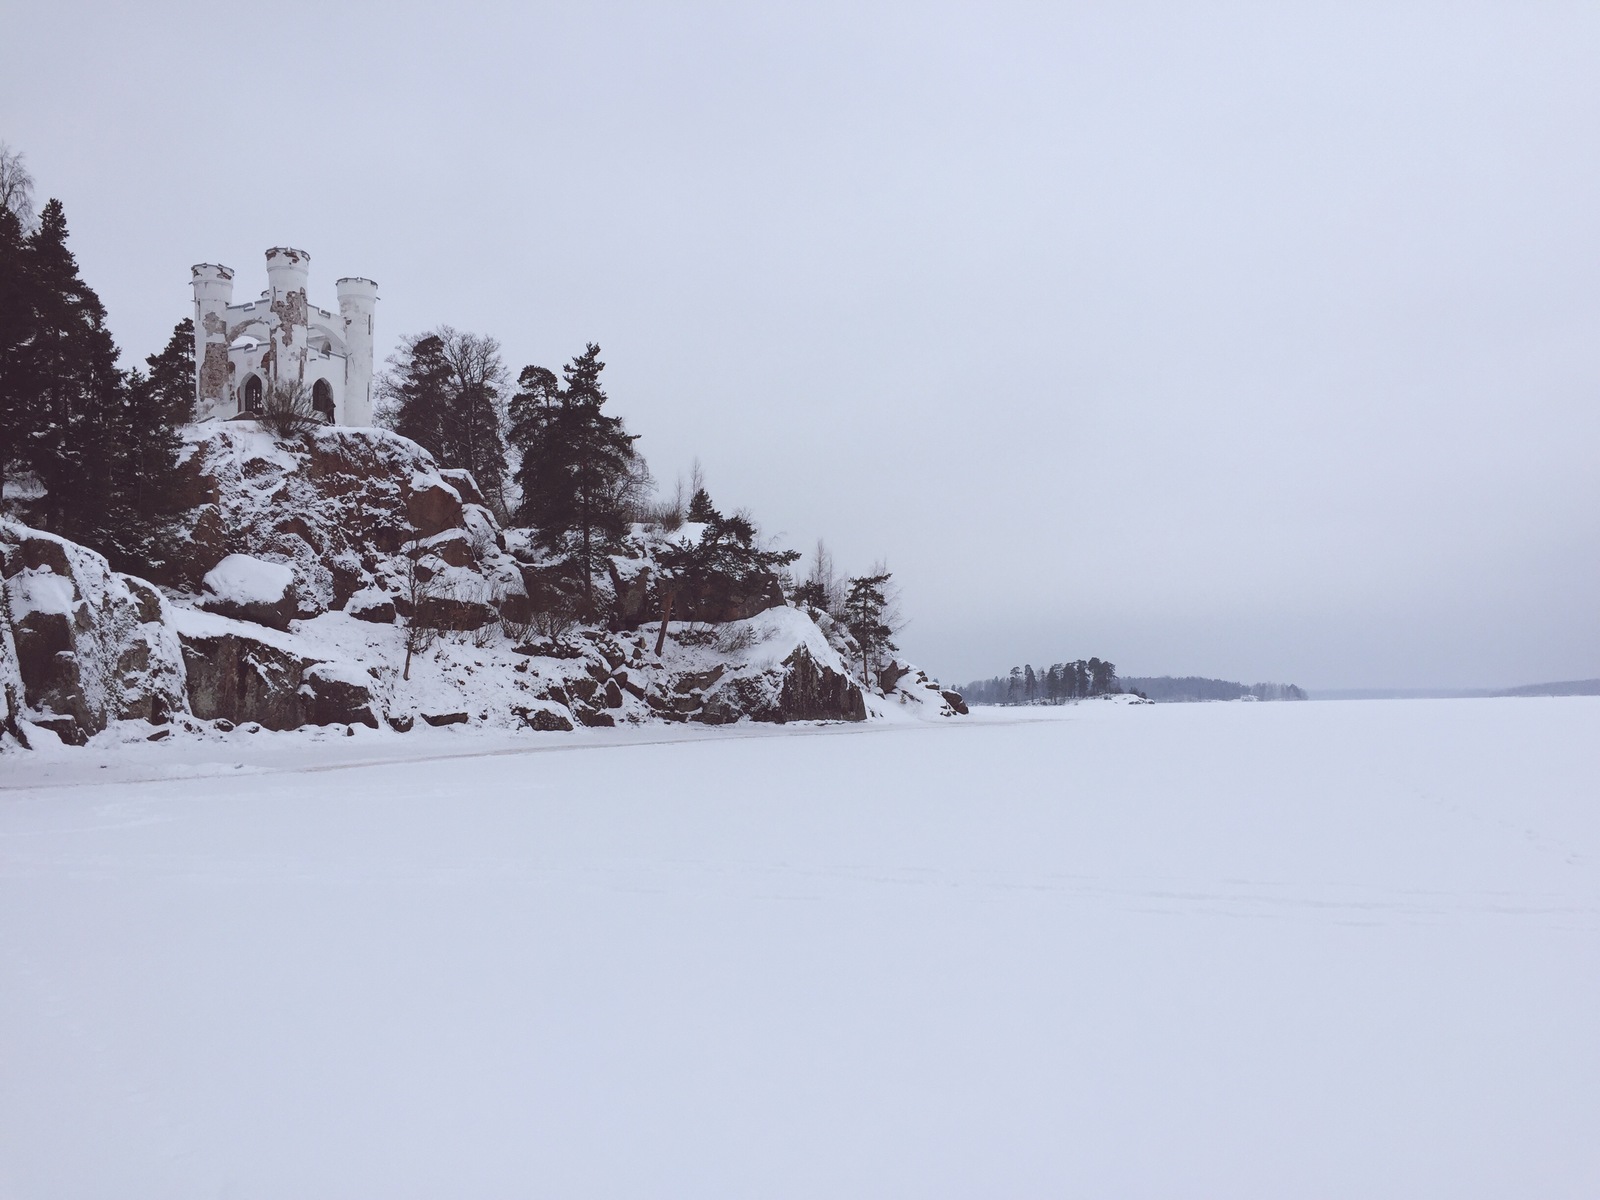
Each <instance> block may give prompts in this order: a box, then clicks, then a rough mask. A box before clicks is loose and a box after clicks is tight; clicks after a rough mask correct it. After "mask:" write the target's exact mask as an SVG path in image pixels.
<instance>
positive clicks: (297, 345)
mask: <svg viewBox="0 0 1600 1200" xmlns="http://www.w3.org/2000/svg"><path fill="white" fill-rule="evenodd" d="M310 275H311V255H309V254H307V253H306V252H305V251H304V250H294V249H291V248H290V247H288V246H274V247H273V248H272V249H271V250H268V251H267V286H268V291H269V293H270V295H269V297H268V299H269V300H270V301H271V305H272V315H273V316H275V317H276V318H277V319H278V320H277V329H276V331H275V332H274V336H273V339H272V360H271V370H272V380H271V381H272V382H273V383H278V384H281V385H282V386H284V387H290V388H292V387H295V386H297V385H303V384H305V383H306V350H307V349H308V348H309V346H310V341H311V338H310V330H309V328H308V325H309V317H310V314H309V306H308V304H307V302H306V280H307V279H308V278H309V277H310Z"/></svg>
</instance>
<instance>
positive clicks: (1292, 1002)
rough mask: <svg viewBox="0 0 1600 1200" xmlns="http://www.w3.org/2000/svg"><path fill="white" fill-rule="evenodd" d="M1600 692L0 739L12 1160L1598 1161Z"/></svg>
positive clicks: (972, 1184)
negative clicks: (632, 725)
mask: <svg viewBox="0 0 1600 1200" xmlns="http://www.w3.org/2000/svg"><path fill="white" fill-rule="evenodd" d="M1597 1014H1600V699H1585V698H1575V699H1562V700H1472V701H1413V702H1365V703H1363V702H1352V703H1346V704H1253V705H1238V704H1232V705H1229V704H1215V705H1173V706H1158V707H1148V706H1137V707H1126V706H1120V705H1111V704H1092V703H1090V704H1083V705H1080V706H1077V707H1072V708H1065V709H1057V710H1048V711H1047V710H1034V711H1025V712H1020V713H1018V712H1007V711H995V710H975V713H974V716H973V717H972V718H970V719H965V720H961V721H947V722H938V723H928V722H904V723H890V724H882V725H870V724H869V725H864V726H853V727H839V726H832V727H810V728H797V727H794V726H789V727H786V728H781V729H780V728H761V729H752V728H750V727H749V726H748V725H741V726H737V727H733V728H730V729H726V730H699V729H689V728H685V727H673V728H670V729H667V728H662V727H650V728H640V729H628V730H623V729H619V730H586V731H579V732H577V733H573V734H541V735H535V734H523V735H511V734H507V733H503V732H495V731H485V730H472V729H468V728H463V727H456V728H449V729H418V730H416V731H414V732H413V733H411V734H408V735H405V736H401V735H398V734H390V733H388V732H387V731H385V732H383V733H376V732H372V731H368V730H361V731H360V732H359V733H358V734H357V736H355V737H339V736H323V737H308V736H307V735H304V734H281V735H279V734H257V735H254V737H246V736H244V735H234V736H233V737H231V738H227V739H220V740H200V739H197V738H188V739H184V738H174V739H171V740H169V741H167V742H164V743H159V744H156V745H148V744H140V745H137V746H127V747H118V746H115V745H106V746H98V747H91V748H89V749H88V750H84V751H77V752H67V751H60V752H57V753H54V754H50V755H31V756H29V755H8V756H6V757H5V758H3V759H0V1196H4V1197H7V1198H17V1200H31V1198H33V1197H104V1196H112V1195H115V1196H119V1197H158V1196H159V1197H166V1198H180V1197H219V1196H222V1197H233V1198H236V1200H246V1198H256V1197H260V1198H267V1197H272V1198H280V1197H285V1196H307V1197H380V1196H381V1197H390V1198H393V1197H419V1198H421V1197H429V1198H432V1197H440V1196H452V1197H526V1196H553V1197H556V1196H558V1197H588V1196H607V1197H657V1196H663V1197H695V1198H697V1200H699V1198H706V1197H808V1198H811V1197H858V1196H859V1197H890V1196H908V1197H911V1196H914V1197H940V1196H960V1197H985V1198H991V1197H1007V1198H1011V1197H1035V1196H1037V1197H1068V1196H1087V1197H1101V1196H1117V1197H1147V1196H1148V1197H1202V1196H1217V1197H1230V1198H1239V1197H1263V1198H1268V1197H1270V1198H1272V1200H1283V1198H1285V1197H1291V1198H1293V1197H1363V1198H1371V1197H1405V1198H1407V1200H1415V1198H1420V1197H1450V1198H1451V1200H1458V1198H1463V1197H1506V1196H1527V1197H1535V1196H1536V1197H1540V1198H1541V1200H1554V1198H1559V1197H1584V1198H1592V1197H1594V1196H1596V1195H1600V1137H1597V1136H1596V1131H1597V1130H1600V1020H1597Z"/></svg>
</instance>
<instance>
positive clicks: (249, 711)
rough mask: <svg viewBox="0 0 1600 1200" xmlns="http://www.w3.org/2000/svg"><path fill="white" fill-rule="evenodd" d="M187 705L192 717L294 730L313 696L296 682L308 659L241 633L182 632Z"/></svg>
mask: <svg viewBox="0 0 1600 1200" xmlns="http://www.w3.org/2000/svg"><path fill="white" fill-rule="evenodd" d="M179 637H180V639H181V641H182V643H183V661H184V666H185V667H186V668H187V670H188V679H189V705H190V709H191V711H193V713H194V715H195V716H197V717H203V718H206V719H207V720H210V719H212V718H216V717H223V718H226V719H227V720H229V721H233V722H234V723H235V724H242V723H243V722H245V721H255V722H256V723H257V724H259V725H261V726H262V727H263V728H266V729H298V728H299V727H300V726H302V725H304V724H306V723H307V715H308V712H309V710H310V709H311V708H312V704H313V702H312V700H311V698H310V697H308V696H307V695H305V694H302V693H301V691H300V682H301V680H302V679H303V678H304V676H305V672H306V668H307V667H310V666H311V665H312V660H311V659H308V658H303V657H301V656H300V655H298V654H295V653H293V652H292V651H288V650H284V649H282V648H280V647H277V646H273V645H270V644H268V643H267V642H265V641H262V640H260V639H257V638H253V637H250V636H249V635H248V634H247V633H244V632H242V631H241V632H227V633H216V634H209V635H207V634H194V633H187V632H186V633H182V634H180V635H179Z"/></svg>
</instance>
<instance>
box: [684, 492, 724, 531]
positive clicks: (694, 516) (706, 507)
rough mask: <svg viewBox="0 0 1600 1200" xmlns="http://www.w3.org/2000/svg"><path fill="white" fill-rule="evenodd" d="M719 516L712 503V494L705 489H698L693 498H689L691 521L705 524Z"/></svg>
mask: <svg viewBox="0 0 1600 1200" xmlns="http://www.w3.org/2000/svg"><path fill="white" fill-rule="evenodd" d="M716 515H717V509H716V506H715V505H714V504H712V503H711V493H710V492H708V491H706V489H705V488H696V489H695V493H694V495H693V496H691V497H690V498H689V520H691V521H697V522H700V523H701V524H704V523H705V522H707V521H710V520H711V519H712V518H713V517H715V516H716Z"/></svg>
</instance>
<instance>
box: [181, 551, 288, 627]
mask: <svg viewBox="0 0 1600 1200" xmlns="http://www.w3.org/2000/svg"><path fill="white" fill-rule="evenodd" d="M201 586H202V587H203V589H204V590H203V591H202V592H201V594H200V600H199V604H200V607H201V608H203V609H205V610H206V611H207V612H214V613H218V614H220V615H221V616H224V617H233V618H234V619H235V620H239V621H253V622H255V623H256V624H257V625H267V626H270V627H271V628H273V629H288V628H289V622H290V621H292V620H294V618H295V616H296V614H297V613H298V612H299V609H300V597H299V590H298V589H297V588H296V586H295V575H294V569H293V568H292V567H288V566H285V565H284V564H283V563H276V562H267V561H266V560H264V559H260V558H254V557H252V556H251V555H248V554H230V555H228V557H227V558H225V559H223V560H222V561H221V562H219V563H218V564H217V565H216V566H214V567H212V568H211V570H209V571H207V572H206V576H205V579H204V581H203V582H202V585H201Z"/></svg>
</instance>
